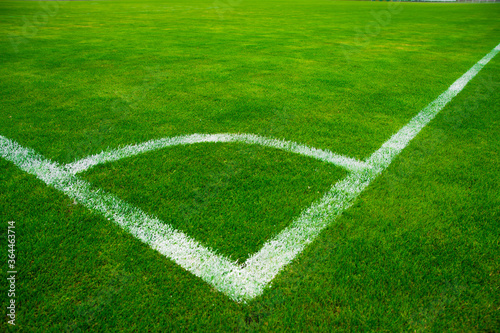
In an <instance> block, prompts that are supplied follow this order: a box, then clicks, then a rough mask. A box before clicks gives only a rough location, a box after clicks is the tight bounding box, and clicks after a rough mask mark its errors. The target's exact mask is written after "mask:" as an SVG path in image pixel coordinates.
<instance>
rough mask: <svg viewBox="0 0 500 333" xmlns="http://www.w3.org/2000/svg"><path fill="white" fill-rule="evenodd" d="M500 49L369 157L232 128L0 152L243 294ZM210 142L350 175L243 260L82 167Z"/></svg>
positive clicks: (330, 216)
mask: <svg viewBox="0 0 500 333" xmlns="http://www.w3.org/2000/svg"><path fill="white" fill-rule="evenodd" d="M498 52H500V44H499V45H498V46H496V47H495V48H494V49H493V50H492V51H491V52H490V53H488V54H487V55H486V56H484V57H483V58H482V59H481V60H479V61H478V62H477V63H476V64H475V65H474V66H473V67H472V68H471V69H470V70H469V71H467V72H466V73H465V74H463V75H462V77H460V78H459V79H458V80H456V81H455V82H454V83H453V84H452V85H451V86H450V87H449V88H448V89H447V90H446V91H445V92H443V93H442V94H441V95H440V96H439V97H437V98H436V99H435V100H434V101H432V102H431V103H430V104H429V105H428V106H427V107H425V108H424V109H422V110H421V111H420V112H419V113H418V114H417V115H416V116H415V117H413V118H412V119H411V120H410V122H409V123H408V124H407V125H405V126H404V127H403V128H402V129H401V130H399V131H398V132H397V133H396V134H394V135H393V136H392V137H391V138H390V139H389V140H388V141H386V142H385V143H384V144H383V145H382V146H381V147H380V148H379V149H378V150H377V151H375V152H374V153H373V154H372V155H371V156H370V157H369V158H367V159H366V160H365V161H358V160H356V159H353V158H350V157H346V156H342V155H337V154H335V153H333V152H330V151H327V150H320V149H315V148H311V147H308V146H305V145H302V144H298V143H294V142H290V141H280V140H276V139H272V138H267V137H261V136H256V135H252V134H227V133H222V134H192V135H187V136H182V137H172V138H163V139H159V140H153V141H148V142H145V143H142V144H136V145H130V146H126V147H123V148H120V149H114V150H109V151H104V152H102V153H101V154H97V155H93V156H90V157H88V158H84V159H82V160H79V161H76V162H74V163H70V164H67V165H60V164H58V163H57V162H54V161H51V160H48V159H46V158H44V157H43V156H41V155H39V154H38V153H36V152H35V151H33V150H32V149H30V148H25V147H23V146H21V145H19V144H17V143H16V142H14V141H12V140H10V139H8V138H6V137H4V136H0V152H1V155H2V157H3V158H4V159H6V160H8V161H10V162H12V163H14V164H15V165H16V166H17V167H18V168H20V169H21V170H23V171H25V172H27V173H29V174H32V175H35V176H36V177H37V178H39V179H40V180H42V181H44V182H45V183H46V184H47V185H49V186H53V187H54V188H56V189H58V190H59V191H62V192H63V193H65V194H66V195H67V196H69V197H70V198H72V199H74V200H76V201H77V202H79V203H81V204H82V205H84V206H85V207H87V208H88V209H90V210H92V211H96V212H99V213H100V214H101V215H103V216H105V217H106V218H107V219H108V220H113V222H114V223H116V224H117V225H119V226H121V227H122V228H123V229H125V230H126V231H128V232H129V233H130V234H132V235H133V236H134V237H136V238H137V239H139V240H141V241H142V242H144V243H146V244H148V245H149V246H150V247H151V248H153V249H155V250H156V251H158V252H159V253H161V254H162V255H164V256H165V257H167V258H169V259H171V260H173V261H174V262H176V263H177V264H178V265H180V266H182V267H183V268H184V269H186V270H188V271H189V272H191V273H192V274H194V275H196V276H198V277H200V278H201V279H203V280H204V281H206V282H208V283H210V284H211V285H213V286H214V287H215V288H216V289H217V290H219V291H220V292H223V293H224V294H226V295H227V296H228V297H230V298H231V299H232V300H234V301H236V302H245V301H248V300H251V299H253V298H255V297H256V296H259V295H261V294H262V293H263V291H264V289H265V288H266V286H268V284H269V283H270V282H271V281H272V280H273V279H274V277H275V276H276V275H277V274H278V273H279V272H280V271H281V270H282V269H283V268H284V267H285V266H286V265H287V264H289V263H290V262H291V261H293V260H294V258H295V257H296V256H297V255H298V254H300V253H301V252H302V251H303V250H304V249H305V247H306V246H307V245H308V244H310V243H311V242H313V241H314V239H315V238H316V237H317V236H318V235H319V234H320V232H321V231H322V230H323V229H324V228H325V227H327V226H328V225H329V224H331V223H332V221H334V220H335V218H336V217H337V216H339V215H340V214H342V212H343V211H345V210H346V209H348V208H349V207H350V206H351V205H352V204H353V203H354V202H355V200H356V198H357V197H358V196H359V194H361V192H362V191H363V190H364V189H365V188H366V187H367V186H368V185H369V184H370V182H371V181H372V180H374V179H375V178H376V177H377V176H378V175H380V174H381V173H382V172H383V171H384V170H385V169H386V168H387V167H388V166H389V165H390V164H391V162H392V160H393V159H394V158H395V157H396V156H397V155H398V154H399V153H400V152H401V151H402V150H403V149H404V148H405V147H406V146H407V145H408V143H409V142H410V141H411V140H412V139H413V138H414V137H415V136H416V135H417V134H418V133H419V132H420V130H422V129H423V128H424V127H425V126H426V125H427V124H428V123H429V122H430V121H431V120H432V119H433V118H434V117H435V116H436V115H437V114H438V113H439V112H440V111H441V110H442V109H443V108H444V107H445V106H446V105H447V104H448V103H449V102H450V101H451V100H452V99H453V98H454V97H455V96H457V95H458V94H459V93H460V92H461V91H462V90H463V88H464V87H465V86H466V84H467V83H468V82H469V81H470V80H471V79H472V78H474V77H475V76H476V74H477V73H479V71H480V70H481V69H482V68H483V67H484V66H485V65H486V64H487V63H488V62H489V61H490V60H491V59H492V58H493V57H494V56H496V55H497V54H498ZM210 142H212V143H213V142H240V143H245V144H252V145H261V146H265V147H270V148H275V149H280V150H284V151H287V152H291V153H296V154H301V155H304V156H308V157H311V158H315V159H318V160H321V161H324V162H327V163H332V164H334V165H337V166H339V167H342V168H344V169H346V170H348V171H349V175H348V176H347V177H346V178H344V179H343V180H340V181H338V182H337V183H335V184H333V185H332V188H331V189H330V190H329V191H328V192H327V193H326V194H325V195H324V196H323V197H322V198H321V199H320V200H319V201H316V202H314V203H313V204H312V205H311V206H310V207H309V208H307V209H305V210H303V211H302V213H301V214H300V216H298V217H297V218H296V219H295V220H294V221H293V223H292V224H291V225H290V226H288V227H287V228H285V229H284V230H283V231H281V232H280V233H279V234H278V235H277V236H275V237H274V238H273V239H271V240H269V241H267V242H266V243H265V244H264V246H263V247H262V249H261V250H260V251H258V252H257V253H255V254H253V255H251V257H250V258H249V259H248V260H247V261H246V262H245V263H244V265H239V264H237V263H235V262H233V261H231V260H229V259H228V258H226V257H224V256H221V255H219V254H217V253H216V252H215V251H214V250H212V249H209V248H206V247H204V246H202V245H201V244H200V243H198V242H197V241H196V240H195V239H194V238H192V237H191V236H189V235H186V234H184V233H182V232H180V231H178V230H176V229H174V228H172V227H171V226H169V225H166V224H163V223H162V222H161V221H160V220H158V219H157V218H156V217H154V216H150V215H148V214H146V213H144V212H143V211H142V210H140V209H139V208H137V207H134V206H131V205H129V204H128V203H126V202H124V201H122V200H121V199H119V198H118V197H116V196H114V195H112V194H110V193H105V192H103V191H96V190H94V189H91V184H89V183H88V182H86V181H84V180H83V179H81V178H80V177H78V175H77V174H78V173H79V172H82V171H85V170H87V169H89V168H91V167H93V166H95V165H97V164H103V163H107V162H110V161H116V160H119V159H122V158H126V157H129V156H134V155H138V154H141V153H144V152H147V151H154V150H157V149H164V148H167V147H170V146H175V145H187V144H201V143H210Z"/></svg>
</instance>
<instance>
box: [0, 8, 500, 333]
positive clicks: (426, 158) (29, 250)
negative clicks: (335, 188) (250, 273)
mask: <svg viewBox="0 0 500 333" xmlns="http://www.w3.org/2000/svg"><path fill="white" fill-rule="evenodd" d="M499 17H500V4H495V3H493V4H435V3H401V4H394V3H388V2H342V1H326V0H311V1H307V0H287V1H284V0H270V1H263V0H256V1H248V0H234V1H225V0H216V1H212V0H207V1H202V0H186V1H183V2H182V3H180V2H175V1H170V0H167V1H156V0H146V1H81V2H80V1H68V2H39V1H1V2H0V61H1V65H0V119H1V121H0V136H3V137H5V138H8V139H9V140H13V141H15V142H17V143H18V144H19V145H21V146H22V147H26V148H29V149H32V150H33V151H35V152H36V153H38V154H41V155H42V156H43V157H44V158H46V159H49V160H51V161H54V162H57V163H59V165H61V166H64V165H67V164H68V163H72V162H75V161H77V160H81V159H84V158H86V157H87V156H90V155H95V154H99V153H101V152H102V151H109V150H111V149H117V148H120V147H125V146H127V145H131V144H140V143H142V142H146V141H148V140H157V139H161V138H166V137H178V136H186V135H191V134H195V133H199V134H218V133H232V134H242V133H247V134H255V135H257V136H259V137H265V138H274V139H278V140H286V141H290V142H296V143H300V144H302V145H306V146H307V147H311V148H317V149H321V150H323V151H331V152H333V153H335V154H339V155H342V156H347V157H349V158H352V159H356V160H358V161H365V160H366V159H367V158H368V157H370V155H372V154H373V153H374V152H375V151H377V150H378V149H379V148H380V147H381V146H382V145H383V144H384V142H386V141H387V140H389V139H390V138H391V136H392V135H393V134H395V133H396V132H398V131H399V130H400V129H401V128H402V127H403V126H405V125H406V124H408V122H409V121H410V120H411V119H412V117H414V116H415V115H417V114H418V113H419V112H420V111H421V110H422V109H424V108H425V107H426V106H427V105H428V104H429V103H431V102H432V101H434V100H435V99H436V98H437V97H438V96H440V95H441V94H442V93H443V92H445V91H446V90H447V89H448V88H449V87H450V86H451V85H452V84H453V83H454V82H455V81H456V80H457V79H458V78H460V77H461V76H462V75H463V74H464V73H465V72H467V71H468V70H469V69H470V68H471V67H472V66H473V65H474V64H476V63H477V62H478V61H479V60H480V59H481V58H483V57H484V56H485V55H486V54H488V53H489V52H491V51H492V50H493V49H494V48H495V47H496V46H497V45H498V44H499V43H500V38H499V37H500V21H499V20H498V18H499ZM499 90H500V56H497V57H495V58H493V59H492V60H491V61H490V62H489V63H488V64H487V65H486V66H485V67H484V69H482V70H481V71H480V72H479V74H477V76H476V77H474V78H473V79H472V80H471V81H470V82H469V83H468V84H467V86H465V88H464V89H463V91H461V92H460V93H459V94H458V95H457V96H456V97H455V98H454V99H453V100H452V101H451V102H450V103H449V104H448V105H446V106H445V107H444V109H443V110H442V111H440V112H439V114H437V116H436V118H435V119H433V120H432V121H431V122H430V123H429V124H428V125H427V126H426V127H425V128H423V130H422V131H421V132H420V133H419V134H418V135H417V136H416V137H415V138H414V139H413V140H412V141H411V142H410V143H409V145H408V146H407V147H406V148H405V149H404V150H403V151H402V152H401V153H400V154H399V155H398V156H397V157H395V158H394V160H393V162H392V164H390V166H389V167H388V168H387V169H386V170H385V171H383V172H381V173H380V175H379V176H378V177H376V178H374V180H373V181H371V183H370V185H369V186H368V187H367V188H366V189H365V190H364V191H363V192H362V193H361V194H360V195H359V197H357V199H356V200H355V201H354V204H353V205H352V207H350V208H348V209H346V210H345V211H343V213H342V215H341V216H339V217H338V218H332V219H331V221H330V222H329V223H331V224H330V225H329V226H328V227H326V228H325V229H324V230H323V231H322V232H321V233H320V234H319V236H318V237H317V238H315V239H314V241H312V243H311V244H309V245H308V246H307V247H305V249H304V250H303V251H302V252H301V253H299V254H298V255H297V256H296V257H294V258H293V261H292V262H291V263H289V264H287V265H285V266H284V267H283V268H282V269H281V270H280V272H279V274H277V275H276V277H274V279H272V282H271V283H270V284H269V285H266V287H265V289H264V291H263V293H262V294H259V295H258V296H256V297H254V298H248V299H246V301H244V302H237V301H235V300H234V299H233V298H231V297H228V295H226V294H225V293H224V292H220V291H219V290H218V289H217V288H216V287H214V286H213V285H211V284H210V283H207V282H206V279H205V280H204V279H202V278H200V277H197V276H195V275H193V274H192V273H191V272H190V271H189V270H187V269H184V268H183V267H184V266H183V267H181V266H180V265H178V264H177V263H176V262H174V260H171V259H169V257H168V256H165V255H163V254H161V253H160V252H158V251H156V250H153V249H152V248H151V246H149V245H148V244H145V243H143V242H141V241H140V240H138V239H137V238H136V237H134V236H133V235H131V233H130V232H131V231H130V230H129V229H127V228H121V227H120V226H118V225H117V224H116V223H115V222H116V221H113V218H108V217H107V216H103V214H101V213H99V209H98V208H96V209H94V210H93V209H89V204H88V203H83V202H80V201H78V200H75V199H74V198H72V197H71V196H67V195H65V194H64V193H62V192H61V191H59V189H58V188H57V186H47V184H46V183H45V182H44V181H41V180H40V179H38V178H40V177H38V178H37V177H35V176H34V175H33V174H30V173H27V172H25V171H23V170H21V169H20V167H18V166H16V164H14V163H12V162H10V161H8V160H7V159H5V158H0V168H1V173H0V214H1V215H0V216H1V219H0V228H1V229H0V230H1V232H0V235H1V236H0V239H1V242H0V258H1V260H0V267H1V270H2V272H3V274H2V276H3V279H4V280H3V281H4V283H3V284H2V285H3V286H4V287H3V288H2V292H1V296H0V301H1V304H2V309H3V311H4V313H5V314H3V317H2V318H3V320H2V322H1V323H0V331H2V332H3V331H16V330H17V331H22V332H56V331H57V332H59V331H63V332H66V331H67V332H86V331H103V332H105V331H125V332H128V331H130V332H147V331H151V332H156V331H162V332H171V331H206V332H218V331H270V332H281V331H301V332H302V331H386V332H398V331H411V332H414V331H416V332H427V331H429V332H445V331H450V332H470V331H473V332H499V331H500V256H499V253H500V208H499V207H500V195H499V193H500V175H499V172H498V170H499V167H498V166H499V165H500V131H499V128H500V108H499V105H500V93H499ZM0 148H1V147H0ZM348 174H349V171H348V170H346V169H345V168H343V167H340V166H339V165H333V164H331V163H326V162H324V161H322V160H319V159H314V158H310V157H307V156H302V155H300V154H293V153H290V152H287V151H284V150H277V149H274V148H272V147H263V146H260V145H255V144H251V145H249V144H244V143H241V142H231V143H221V142H219V143H203V144H190V145H178V146H173V147H167V148H164V149H161V150H155V151H150V152H147V153H144V154H140V155H137V156H132V157H129V158H124V159H121V160H117V161H112V162H109V163H105V164H100V165H96V166H95V167H92V168H88V169H86V170H83V171H82V172H80V173H79V174H78V177H80V178H79V179H82V180H83V181H85V182H88V183H90V184H92V185H91V186H92V189H95V190H97V189H102V190H103V191H105V193H111V194H112V195H114V196H116V197H118V198H120V199H121V200H123V201H124V202H126V203H127V205H129V206H126V208H124V209H125V210H126V211H131V212H132V211H133V210H132V208H129V207H137V208H138V209H140V210H141V211H142V212H144V213H145V214H148V216H153V217H157V218H158V219H159V220H161V221H162V223H165V224H168V225H170V226H172V227H173V228H175V229H176V230H179V231H180V232H182V233H184V234H186V235H188V236H189V237H192V238H193V239H195V240H196V241H198V242H199V243H200V244H201V245H202V246H204V247H206V248H211V249H212V250H213V252H214V253H217V254H218V255H221V256H223V257H225V258H229V259H230V260H232V261H233V262H236V263H238V265H242V266H241V267H243V269H244V267H245V263H246V262H248V259H249V258H251V256H252V254H253V253H256V252H257V251H259V249H261V248H262V247H263V246H264V245H265V244H267V243H266V242H268V241H269V240H271V239H273V237H276V235H278V234H279V233H280V232H282V230H285V229H286V228H288V227H289V226H290V225H292V224H293V223H294V221H295V219H296V218H297V216H300V214H301V212H303V211H304V210H305V209H307V208H308V207H310V206H311V205H314V203H316V202H318V201H319V200H321V198H322V197H323V195H324V194H325V192H328V191H329V190H330V189H331V187H332V185H333V184H335V183H336V182H338V181H340V180H342V179H344V177H346V176H347V175H348ZM65 193H66V192H65ZM134 209H135V208H134ZM131 214H132V213H131ZM11 221H13V222H11ZM9 222H10V223H9ZM13 225H15V228H14V229H13V230H15V256H16V259H15V260H16V262H15V269H16V271H17V275H16V282H15V297H10V296H8V290H9V281H8V280H6V277H8V276H10V273H7V271H10V270H11V269H12V268H11V269H9V266H8V260H9V258H8V256H9V254H10V253H9V247H8V244H9V243H8V241H9V240H10V239H11V238H9V237H8V230H9V226H11V227H12V226H13ZM11 229H12V228H11ZM12 299H15V305H16V317H15V323H16V326H15V327H14V326H12V325H10V324H8V320H10V319H9V318H8V317H7V311H8V310H7V309H6V308H7V306H8V305H9V304H10V303H9V302H11V300H12Z"/></svg>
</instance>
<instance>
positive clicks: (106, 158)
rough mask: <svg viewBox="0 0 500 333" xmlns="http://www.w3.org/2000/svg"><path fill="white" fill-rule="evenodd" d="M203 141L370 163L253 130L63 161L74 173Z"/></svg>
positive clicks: (346, 164)
mask: <svg viewBox="0 0 500 333" xmlns="http://www.w3.org/2000/svg"><path fill="white" fill-rule="evenodd" d="M206 142H226V143H227V142H240V143H246V144H256V145H261V146H264V147H270V148H276V149H280V150H284V151H288V152H291V153H296V154H301V155H304V156H309V157H312V158H316V159H318V160H321V161H324V162H328V163H333V164H335V165H337V166H339V167H343V168H345V169H347V170H349V171H361V170H364V169H366V168H369V167H370V166H368V165H367V164H366V163H364V162H361V161H358V160H356V159H354V158H350V157H346V156H342V155H337V154H334V153H332V152H331V151H329V150H322V149H316V148H310V147H307V146H305V145H301V144H298V143H295V142H291V141H284V140H276V139H272V138H266V137H262V136H258V135H254V134H229V133H219V134H191V135H183V136H176V137H173V138H163V139H158V140H150V141H147V142H144V143H141V144H137V145H129V146H125V147H123V148H118V149H111V150H107V151H103V152H102V153H100V154H96V155H92V156H89V157H86V158H84V159H82V160H79V161H75V162H73V163H69V164H67V165H66V169H67V170H68V171H69V172H71V173H73V174H77V173H79V172H82V171H85V170H88V169H90V168H92V167H93V166H95V165H98V164H102V163H107V162H111V161H117V160H120V159H122V158H125V157H130V156H134V155H138V154H142V153H145V152H148V151H154V150H157V149H162V148H166V147H170V146H177V145H189V144H194V143H206Z"/></svg>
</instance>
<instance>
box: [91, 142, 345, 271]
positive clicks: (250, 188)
mask: <svg viewBox="0 0 500 333" xmlns="http://www.w3.org/2000/svg"><path fill="white" fill-rule="evenodd" d="M345 174H346V172H345V171H343V170H342V169H339V168H337V167H335V166H333V165H331V164H327V163H324V162H320V161H316V160H312V159H311V158H308V157H304V156H300V155H294V154H290V153H286V152H283V151H276V150H273V149H271V148H263V147H259V146H255V145H250V146H249V145H244V144H234V143H233V144H220V143H217V144H201V145H192V146H187V147H173V148H167V149H164V150H162V151H160V152H153V153H147V154H144V155H141V156H137V157H133V158H129V159H126V160H123V161H119V162H114V163H111V164H107V165H102V166H99V167H97V168H96V170H90V171H87V172H86V175H84V178H85V179H88V180H89V181H90V182H91V183H92V184H94V185H95V186H97V187H98V188H102V189H104V190H107V191H108V192H110V193H113V194H115V195H117V196H118V197H119V198H121V199H123V200H125V201H126V202H128V203H131V204H133V205H134V206H137V207H139V208H141V209H143V210H144V211H145V212H146V213H148V214H150V215H153V216H157V217H158V218H160V219H161V220H162V221H164V222H165V223H168V224H170V225H171V226H173V227H174V228H176V229H179V230H181V231H183V232H185V233H186V234H187V235H194V237H195V239H196V240H197V241H200V242H201V243H202V244H203V245H205V246H208V247H211V248H212V249H216V250H217V251H218V252H219V253H222V254H224V255H226V256H227V257H230V258H232V259H233V260H239V262H240V263H243V262H244V261H245V260H246V259H247V258H248V257H249V256H250V255H251V254H253V253H254V252H257V251H258V250H259V249H260V248H261V247H262V245H263V244H264V243H265V242H266V241H267V240H268V239H270V238H271V237H272V236H274V235H276V234H277V233H279V232H280V231H281V230H282V229H284V228H285V227H286V226H287V225H289V224H290V223H291V222H292V220H293V219H295V218H296V217H298V216H299V215H300V212H301V211H302V210H303V209H306V208H307V207H309V206H310V205H311V204H312V202H313V201H315V200H318V199H319V198H321V197H322V196H323V195H324V193H325V192H326V191H328V190H329V189H330V187H331V186H332V184H333V183H335V182H336V181H337V180H338V179H340V178H341V177H343V176H344V175H345Z"/></svg>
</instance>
